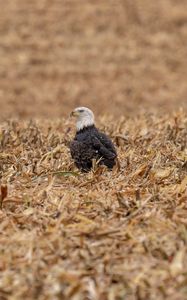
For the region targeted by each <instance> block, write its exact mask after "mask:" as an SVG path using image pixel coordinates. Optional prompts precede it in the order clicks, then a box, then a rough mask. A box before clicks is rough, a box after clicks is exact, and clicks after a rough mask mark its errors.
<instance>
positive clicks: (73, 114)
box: [70, 110, 79, 117]
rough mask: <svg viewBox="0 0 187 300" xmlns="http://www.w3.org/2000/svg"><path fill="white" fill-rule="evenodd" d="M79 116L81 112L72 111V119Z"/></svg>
mask: <svg viewBox="0 0 187 300" xmlns="http://www.w3.org/2000/svg"><path fill="white" fill-rule="evenodd" d="M78 116H79V112H78V111H74V110H73V111H72V112H71V114H70V117H78Z"/></svg>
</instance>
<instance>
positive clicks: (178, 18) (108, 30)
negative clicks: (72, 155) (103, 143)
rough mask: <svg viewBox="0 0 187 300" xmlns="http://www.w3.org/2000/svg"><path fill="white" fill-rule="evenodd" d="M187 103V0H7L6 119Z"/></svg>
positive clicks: (0, 108) (3, 48)
mask: <svg viewBox="0 0 187 300" xmlns="http://www.w3.org/2000/svg"><path fill="white" fill-rule="evenodd" d="M79 105H84V106H89V107H91V108H92V109H94V111H95V112H96V113H98V114H103V113H109V114H114V115H116V116H119V115H122V114H123V115H131V114H136V113H139V111H140V110H142V109H143V110H146V111H148V110H152V111H155V110H161V111H168V110H173V109H178V108H179V107H183V108H184V109H187V1H186V0H180V1H176V0H164V1H163V0H157V1H155V0H107V1H103V0H94V1H93V0H87V1H84V0H61V1H60V0H39V1H38V0H32V1H25V0H6V1H1V10H0V120H4V119H6V118H12V117H13V118H14V117H18V118H33V117H37V118H41V117H45V118H56V117H62V116H67V114H69V112H70V111H71V110H72V109H73V108H74V107H75V106H79Z"/></svg>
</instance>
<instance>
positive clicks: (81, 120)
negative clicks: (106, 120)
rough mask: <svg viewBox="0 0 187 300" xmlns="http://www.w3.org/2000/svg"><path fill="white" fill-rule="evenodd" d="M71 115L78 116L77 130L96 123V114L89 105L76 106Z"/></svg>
mask: <svg viewBox="0 0 187 300" xmlns="http://www.w3.org/2000/svg"><path fill="white" fill-rule="evenodd" d="M71 116H75V117H77V123H76V128H77V131H79V130H81V129H83V128H85V127H88V126H92V125H94V114H93V112H92V111H91V110H90V109H89V108H87V107H77V108H75V109H74V110H73V111H72V113H71Z"/></svg>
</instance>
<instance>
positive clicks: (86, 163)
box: [70, 107, 117, 172]
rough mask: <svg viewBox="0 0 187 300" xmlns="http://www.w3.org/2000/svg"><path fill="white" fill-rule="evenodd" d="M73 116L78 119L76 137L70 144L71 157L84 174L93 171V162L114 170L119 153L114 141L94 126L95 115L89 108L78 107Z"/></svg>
mask: <svg viewBox="0 0 187 300" xmlns="http://www.w3.org/2000/svg"><path fill="white" fill-rule="evenodd" d="M71 116H74V117H76V118H77V122H76V129H77V131H76V135H75V137H74V140H73V141H72V142H71V143H70V152H71V156H72V158H73V160H74V162H75V165H76V166H77V168H78V169H80V170H81V171H82V172H89V171H90V170H91V169H92V166H93V161H94V160H95V161H96V162H97V164H98V165H105V166H107V167H108V168H109V169H112V168H113V167H114V165H115V164H116V158H117V153H116V150H115V147H114V145H113V143H112V141H111V140H110V139H109V137H108V136H106V134H104V133H102V132H100V131H99V130H98V129H97V128H96V127H95V125H94V114H93V112H92V111H91V110H90V109H89V108H87V107H78V108H76V109H75V110H74V111H72V113H71Z"/></svg>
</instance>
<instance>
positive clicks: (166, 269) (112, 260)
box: [0, 111, 187, 300]
mask: <svg viewBox="0 0 187 300" xmlns="http://www.w3.org/2000/svg"><path fill="white" fill-rule="evenodd" d="M109 121H111V120H109V118H107V117H103V118H102V119H100V121H99V126H100V128H101V129H103V130H105V131H106V132H108V134H110V135H111V137H112V138H113V140H114V141H115V142H116V144H117V145H118V146H117V150H118V155H119V161H120V168H116V169H115V170H113V171H112V172H109V171H106V170H101V169H96V170H95V171H94V172H91V173H89V174H79V173H78V172H77V170H76V169H75V168H74V166H73V165H72V161H71V160H70V155H69V150H68V148H67V142H68V141H69V140H70V139H71V138H72V135H73V132H72V129H71V124H70V123H69V121H66V120H64V121H60V120H59V121H53V122H50V121H45V122H43V121H36V122H25V123H24V122H19V121H9V122H6V123H4V124H3V125H2V126H1V135H0V140H1V154H0V157H1V160H0V161H1V183H2V186H1V208H2V209H1V211H0V270H1V273H0V299H53V300H54V299H74V300H79V299H80V300H82V299H94V300H95V299H102V300H104V299H107V300H108V299H109V300H118V299H128V300H131V299H132V300H134V299H137V300H139V299H150V300H152V299H155V300H157V299H170V300H174V299H175V300H179V299H181V300H182V299H186V296H187V288H186V283H187V273H186V268H187V259H186V257H187V256H186V254H187V221H186V210H187V206H186V201H187V188H186V187H187V152H186V136H187V115H186V114H185V113H184V112H182V111H179V112H178V113H175V114H173V115H172V114H170V115H167V116H164V117H163V116H159V115H151V114H147V115H146V114H144V115H140V116H138V117H137V118H130V119H128V120H125V119H120V120H118V121H117V122H116V121H114V122H109ZM106 124H107V125H106Z"/></svg>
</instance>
